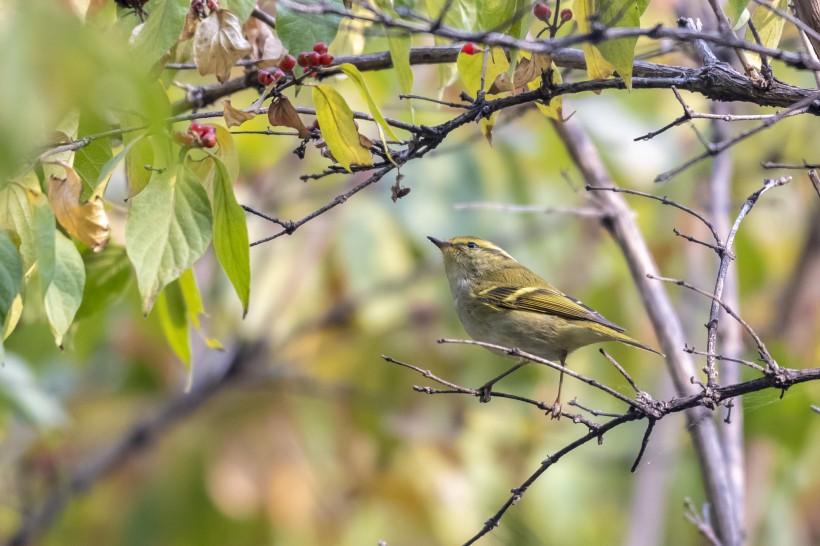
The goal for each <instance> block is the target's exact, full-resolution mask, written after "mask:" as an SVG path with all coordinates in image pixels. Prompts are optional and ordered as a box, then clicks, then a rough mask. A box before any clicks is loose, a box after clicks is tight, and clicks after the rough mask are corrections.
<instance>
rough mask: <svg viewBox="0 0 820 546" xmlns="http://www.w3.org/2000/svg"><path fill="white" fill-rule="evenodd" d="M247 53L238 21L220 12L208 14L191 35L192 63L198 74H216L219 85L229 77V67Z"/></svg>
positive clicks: (228, 14) (247, 49) (230, 15)
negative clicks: (192, 39) (192, 40)
mask: <svg viewBox="0 0 820 546" xmlns="http://www.w3.org/2000/svg"><path fill="white" fill-rule="evenodd" d="M250 50H251V45H250V44H249V43H248V41H247V40H246V39H245V37H244V36H243V35H242V25H241V24H240V23H239V19H237V18H236V15H234V14H233V13H231V12H230V11H227V10H224V9H220V10H216V11H212V12H211V14H210V15H208V16H207V17H206V18H205V19H204V20H203V21H202V22H201V23H200V24H199V28H197V29H196V34H195V35H194V63H195V64H196V67H197V69H198V70H199V73H200V74H201V75H203V76H204V75H205V74H216V79H218V80H219V81H220V82H224V81H225V80H227V79H228V78H229V77H230V74H231V68H232V67H233V65H234V64H235V63H236V61H238V60H239V59H241V58H242V57H243V56H244V55H246V54H247V53H248V52H249V51H250Z"/></svg>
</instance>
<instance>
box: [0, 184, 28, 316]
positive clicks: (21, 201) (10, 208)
mask: <svg viewBox="0 0 820 546" xmlns="http://www.w3.org/2000/svg"><path fill="white" fill-rule="evenodd" d="M27 192H28V190H26V188H24V187H23V186H21V185H20V184H9V185H8V186H6V187H5V189H2V190H0V229H7V230H9V231H13V232H14V233H15V234H16V235H17V237H19V238H20V256H21V258H22V260H23V271H28V270H29V269H30V268H31V266H32V265H34V262H35V260H36V259H37V248H36V241H35V233H34V215H33V212H32V210H31V205H30V203H29V198H28V196H27V195H26V194H27ZM0 326H2V322H0Z"/></svg>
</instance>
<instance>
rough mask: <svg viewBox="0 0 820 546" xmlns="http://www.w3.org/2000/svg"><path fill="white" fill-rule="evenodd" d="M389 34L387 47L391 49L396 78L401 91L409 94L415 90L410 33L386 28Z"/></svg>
mask: <svg viewBox="0 0 820 546" xmlns="http://www.w3.org/2000/svg"><path fill="white" fill-rule="evenodd" d="M384 32H385V35H386V36H387V47H388V49H390V58H391V59H392V61H393V68H395V69H396V78H398V80H399V87H400V88H401V92H402V93H404V94H408V93H410V92H412V91H413V70H412V68H410V45H411V43H410V33H408V32H400V31H394V30H390V29H388V28H385V29H384Z"/></svg>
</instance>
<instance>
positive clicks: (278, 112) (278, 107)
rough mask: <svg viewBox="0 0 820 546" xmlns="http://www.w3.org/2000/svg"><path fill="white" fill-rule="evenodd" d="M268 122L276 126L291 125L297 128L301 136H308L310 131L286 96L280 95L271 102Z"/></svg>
mask: <svg viewBox="0 0 820 546" xmlns="http://www.w3.org/2000/svg"><path fill="white" fill-rule="evenodd" d="M268 122H269V123H270V124H271V125H273V126H274V127H277V126H278V127H291V128H293V129H296V131H297V132H298V133H299V137H300V138H308V137H309V136H310V131H308V129H307V127H305V124H304V123H302V118H300V117H299V114H298V113H297V112H296V108H294V107H293V105H292V104H291V103H290V101H289V100H288V99H287V98H286V97H279V98H278V99H276V100H274V101H273V102H271V103H270V108H268Z"/></svg>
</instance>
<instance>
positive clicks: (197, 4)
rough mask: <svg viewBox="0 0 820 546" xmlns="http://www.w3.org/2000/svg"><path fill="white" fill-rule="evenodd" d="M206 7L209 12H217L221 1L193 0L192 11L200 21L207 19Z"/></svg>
mask: <svg viewBox="0 0 820 546" xmlns="http://www.w3.org/2000/svg"><path fill="white" fill-rule="evenodd" d="M205 6H208V12H213V11H216V10H218V9H219V0H191V11H193V12H194V15H196V16H197V17H198V18H199V19H204V18H205V15H206V13H205Z"/></svg>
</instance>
